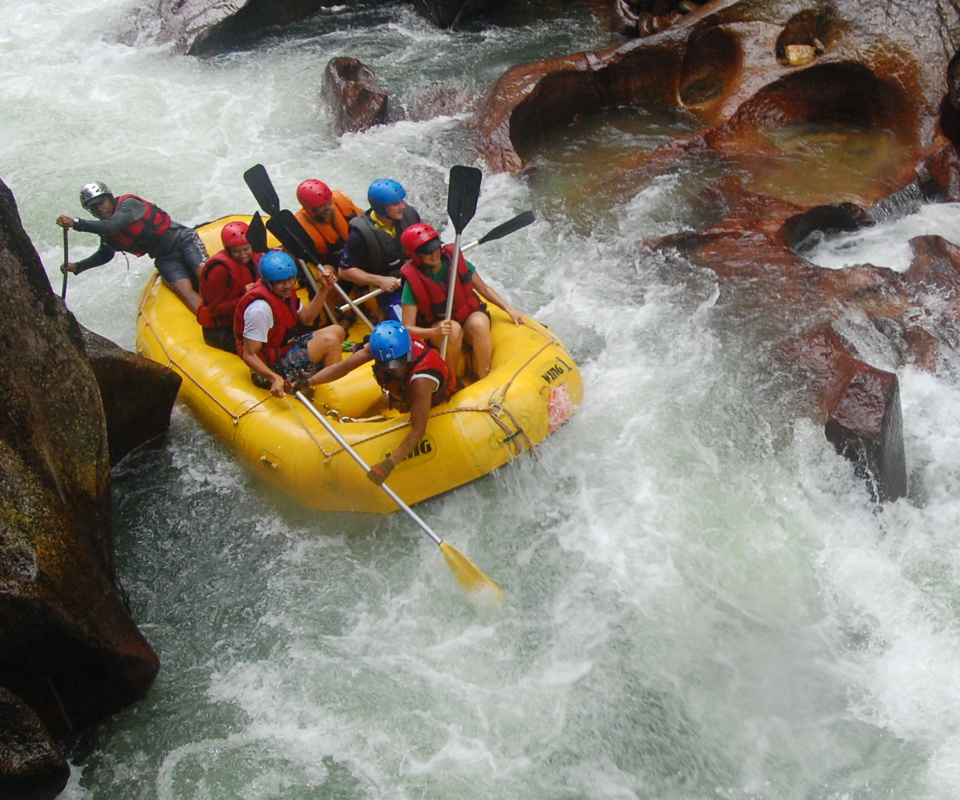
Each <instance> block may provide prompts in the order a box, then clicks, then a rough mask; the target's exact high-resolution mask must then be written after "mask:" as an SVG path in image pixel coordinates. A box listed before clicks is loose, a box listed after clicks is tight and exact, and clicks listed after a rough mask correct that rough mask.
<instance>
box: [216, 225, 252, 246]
mask: <svg viewBox="0 0 960 800" xmlns="http://www.w3.org/2000/svg"><path fill="white" fill-rule="evenodd" d="M248 227H249V226H248V225H247V223H246V222H241V221H240V220H234V221H233V222H228V223H227V224H226V225H224V226H223V230H222V231H220V241H221V242H223V246H224V247H238V246H240V245H241V244H250V242H248V241H247V228H248Z"/></svg>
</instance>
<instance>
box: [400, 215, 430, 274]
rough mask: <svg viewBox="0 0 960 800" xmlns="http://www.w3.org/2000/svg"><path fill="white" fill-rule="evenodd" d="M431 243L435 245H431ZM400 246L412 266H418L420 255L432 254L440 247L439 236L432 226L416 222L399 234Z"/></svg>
mask: <svg viewBox="0 0 960 800" xmlns="http://www.w3.org/2000/svg"><path fill="white" fill-rule="evenodd" d="M431 242H435V244H432V245H431V244H430V243H431ZM400 246H401V247H403V252H404V253H406V254H407V257H408V258H409V259H410V260H411V261H412V262H413V263H414V264H419V263H420V255H426V254H427V253H432V252H433V251H434V250H436V249H437V248H438V247H439V246H440V235H439V234H438V233H437V232H436V230H434V228H433V226H432V225H427V223H426V222H418V223H416V224H415V225H411V226H410V227H409V228H407V229H406V230H405V231H404V232H403V233H401V234H400Z"/></svg>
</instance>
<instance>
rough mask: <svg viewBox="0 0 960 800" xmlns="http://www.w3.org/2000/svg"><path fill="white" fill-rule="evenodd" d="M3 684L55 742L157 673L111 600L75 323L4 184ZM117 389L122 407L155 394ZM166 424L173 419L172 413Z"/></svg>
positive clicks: (96, 394)
mask: <svg viewBox="0 0 960 800" xmlns="http://www.w3.org/2000/svg"><path fill="white" fill-rule="evenodd" d="M0 284H2V285H3V286H4V293H5V296H7V297H12V298H16V299H17V300H16V302H10V303H5V304H3V307H2V310H0V332H2V335H3V338H4V342H5V344H6V347H5V348H4V350H3V355H2V356H0V359H2V361H3V365H2V372H3V375H4V380H3V381H2V382H0V405H2V407H3V409H4V414H3V416H2V417H0V450H2V452H3V457H2V458H0V485H2V487H3V491H2V492H0V587H2V591H0V686H2V687H5V688H6V689H8V690H9V691H11V692H13V693H14V694H16V695H17V696H18V697H19V698H20V700H21V701H22V702H23V703H25V704H26V705H27V706H28V707H29V708H30V709H31V710H32V711H33V713H34V714H36V716H37V718H38V719H39V720H40V721H41V722H42V724H43V726H44V727H45V728H46V730H47V731H48V732H49V733H50V735H51V736H52V737H53V738H54V739H55V740H60V739H62V738H63V737H65V736H67V735H69V734H71V733H74V732H76V731H79V730H82V729H83V728H86V727H88V726H91V725H94V724H96V723H98V722H101V721H102V720H103V719H105V718H106V717H107V716H109V715H110V714H112V713H114V712H116V711H118V710H120V709H121V708H124V707H125V706H127V705H129V704H130V703H133V702H134V701H136V700H138V699H140V698H141V697H143V695H144V694H145V693H146V691H147V690H148V689H149V687H150V685H151V684H152V682H153V680H154V677H155V676H156V674H157V670H158V668H159V662H158V659H157V656H156V654H155V653H154V652H153V650H152V649H151V648H150V646H149V644H148V643H147V642H146V640H145V639H144V638H143V636H142V635H141V633H140V631H139V630H138V629H137V627H136V625H135V624H134V621H133V620H132V619H131V617H130V613H129V611H128V610H127V607H126V605H125V603H124V601H123V597H122V592H121V591H119V590H118V584H117V581H116V575H115V570H114V554H113V553H114V547H113V545H114V541H113V529H112V517H111V508H110V445H109V443H108V439H107V431H108V424H107V420H106V418H105V415H104V409H103V405H102V403H101V399H100V390H99V387H98V385H97V380H96V375H95V373H94V369H93V368H92V367H91V364H90V361H89V359H88V357H87V353H86V349H85V344H84V337H83V333H82V331H81V328H80V326H79V325H78V324H77V321H76V320H75V319H74V317H73V315H72V314H70V312H69V311H68V310H67V308H66V307H65V306H64V304H63V302H62V301H61V300H60V298H59V297H58V296H56V295H55V294H54V293H53V291H52V290H51V287H50V283H49V280H48V279H47V276H46V273H45V272H44V271H43V268H42V266H41V264H40V261H39V258H38V256H37V253H36V251H35V250H34V248H33V246H32V244H31V243H30V240H29V239H28V237H27V235H26V233H25V231H24V230H23V227H22V225H21V222H20V218H19V214H18V212H17V208H16V203H15V201H14V198H13V195H12V194H11V193H10V191H9V189H7V187H6V186H4V185H3V184H0ZM138 374H140V373H137V372H136V371H131V372H130V373H129V374H128V375H127V377H126V378H125V379H124V380H125V383H126V385H127V387H128V391H129V393H130V395H131V398H132V400H131V402H134V403H135V402H136V399H135V398H137V397H138V396H144V395H146V394H147V393H149V392H150V391H152V390H153V389H154V388H155V386H154V385H153V384H151V383H149V382H140V383H138V382H137V381H138V380H139V378H138V377H137V376H138ZM167 418H168V419H169V409H168V410H167Z"/></svg>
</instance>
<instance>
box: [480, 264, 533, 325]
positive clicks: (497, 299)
mask: <svg viewBox="0 0 960 800" xmlns="http://www.w3.org/2000/svg"><path fill="white" fill-rule="evenodd" d="M472 285H473V288H474V289H475V290H476V292H477V294H479V295H480V296H481V297H482V298H484V299H485V300H489V301H490V302H491V303H493V304H494V305H495V306H497V308H500V309H502V310H503V311H504V312H506V314H507V315H508V316H509V317H510V319H512V320H513V324H514V325H521V324H523V314H522V313H521V312H519V311H517V309H515V308H514V307H513V306H511V305H509V304H508V303H507V301H506V300H504V299H503V298H502V297H501V296H500V295H499V294H497V292H496V290H495V289H494V288H493V287H492V286H490V284H488V283H487V282H486V281H485V280H484V279H483V278H481V277H480V274H479V273H477V272H474V273H473V281H472Z"/></svg>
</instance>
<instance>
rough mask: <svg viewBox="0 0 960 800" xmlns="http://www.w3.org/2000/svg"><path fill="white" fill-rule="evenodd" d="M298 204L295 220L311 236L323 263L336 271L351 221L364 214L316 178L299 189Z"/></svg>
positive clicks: (339, 193)
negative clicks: (298, 208)
mask: <svg viewBox="0 0 960 800" xmlns="http://www.w3.org/2000/svg"><path fill="white" fill-rule="evenodd" d="M297 200H298V201H299V202H300V210H299V211H298V212H297V213H296V214H295V215H294V216H296V218H297V221H298V222H299V223H300V225H301V226H302V227H303V229H304V230H305V231H306V232H307V233H309V234H310V238H311V239H313V243H314V244H315V245H316V247H317V253H319V254H320V258H321V259H322V261H323V263H324V264H326V265H328V266H331V267H336V266H337V265H338V264H339V263H340V254H341V253H342V252H343V247H344V245H345V244H346V243H347V235H348V234H349V233H350V220H351V219H353V218H354V217H358V216H360V215H361V214H362V213H363V210H362V209H361V208H360V207H359V206H357V205H356V203H354V202H353V200H351V199H350V198H349V197H347V196H346V195H345V194H343V193H342V192H340V191H337V190H336V189H331V188H330V187H329V186H327V184H325V183H324V182H323V181H318V180H317V179H316V178H309V179H307V180H305V181H303V183H301V184H300V185H299V186H298V187H297Z"/></svg>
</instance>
